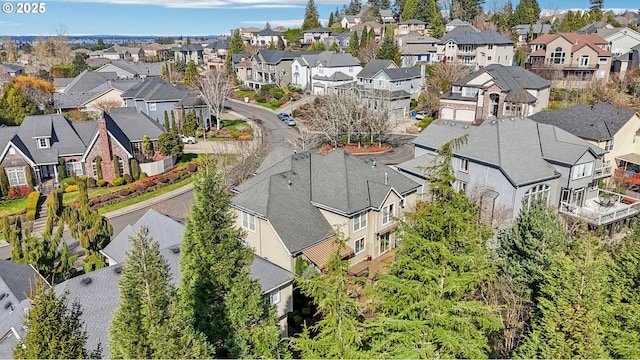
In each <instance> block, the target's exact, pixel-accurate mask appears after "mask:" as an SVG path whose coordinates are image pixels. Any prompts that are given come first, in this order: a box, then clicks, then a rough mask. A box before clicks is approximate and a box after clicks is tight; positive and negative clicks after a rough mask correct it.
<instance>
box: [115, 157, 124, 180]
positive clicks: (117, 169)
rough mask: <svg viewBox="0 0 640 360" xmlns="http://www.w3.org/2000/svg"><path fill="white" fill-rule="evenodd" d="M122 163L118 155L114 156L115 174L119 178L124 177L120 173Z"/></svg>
mask: <svg viewBox="0 0 640 360" xmlns="http://www.w3.org/2000/svg"><path fill="white" fill-rule="evenodd" d="M120 161H121V160H120V157H118V155H113V173H114V174H115V176H116V177H117V178H119V177H121V176H122V174H121V173H120Z"/></svg>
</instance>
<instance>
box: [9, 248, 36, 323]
mask: <svg viewBox="0 0 640 360" xmlns="http://www.w3.org/2000/svg"><path fill="white" fill-rule="evenodd" d="M36 279H40V280H44V279H43V278H42V276H40V274H39V273H38V272H37V271H36V270H35V269H34V268H33V267H31V265H27V264H20V263H17V262H13V261H10V260H4V259H0V297H1V298H0V319H2V318H3V317H4V316H5V315H6V314H7V313H8V312H10V311H11V310H10V309H9V307H10V306H9V304H11V305H16V304H17V303H18V302H21V301H22V300H25V299H26V298H27V296H28V294H29V292H30V290H31V285H32V284H33V282H34V280H36ZM3 295H4V296H3Z"/></svg>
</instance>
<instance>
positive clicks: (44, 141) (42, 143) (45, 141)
mask: <svg viewBox="0 0 640 360" xmlns="http://www.w3.org/2000/svg"><path fill="white" fill-rule="evenodd" d="M36 144H37V145H38V149H48V148H49V147H50V146H49V138H37V139H36Z"/></svg>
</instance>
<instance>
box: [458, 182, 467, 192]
mask: <svg viewBox="0 0 640 360" xmlns="http://www.w3.org/2000/svg"><path fill="white" fill-rule="evenodd" d="M456 190H458V192H467V183H466V182H465V181H460V180H458V181H456Z"/></svg>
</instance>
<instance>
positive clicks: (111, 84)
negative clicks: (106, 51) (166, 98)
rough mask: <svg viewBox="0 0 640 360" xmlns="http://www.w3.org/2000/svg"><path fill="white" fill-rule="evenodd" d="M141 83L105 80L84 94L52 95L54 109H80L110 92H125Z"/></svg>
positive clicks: (137, 81)
mask: <svg viewBox="0 0 640 360" xmlns="http://www.w3.org/2000/svg"><path fill="white" fill-rule="evenodd" d="M140 82H141V80H140V79H128V80H125V79H123V80H106V81H105V82H103V83H102V84H100V85H98V86H96V87H95V88H93V89H91V90H89V91H86V92H84V91H83V92H75V91H66V90H65V91H64V92H62V93H58V92H57V93H54V94H53V107H54V109H69V108H80V107H83V106H85V105H86V104H87V103H88V102H90V101H91V100H93V99H95V98H97V97H99V96H101V95H103V94H105V93H107V92H109V91H111V90H114V89H116V90H119V91H122V92H124V91H126V90H128V89H130V88H132V87H134V86H136V85H138V84H139V83H140Z"/></svg>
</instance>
